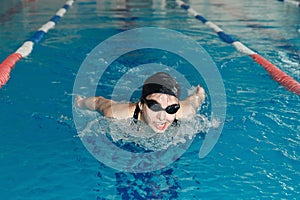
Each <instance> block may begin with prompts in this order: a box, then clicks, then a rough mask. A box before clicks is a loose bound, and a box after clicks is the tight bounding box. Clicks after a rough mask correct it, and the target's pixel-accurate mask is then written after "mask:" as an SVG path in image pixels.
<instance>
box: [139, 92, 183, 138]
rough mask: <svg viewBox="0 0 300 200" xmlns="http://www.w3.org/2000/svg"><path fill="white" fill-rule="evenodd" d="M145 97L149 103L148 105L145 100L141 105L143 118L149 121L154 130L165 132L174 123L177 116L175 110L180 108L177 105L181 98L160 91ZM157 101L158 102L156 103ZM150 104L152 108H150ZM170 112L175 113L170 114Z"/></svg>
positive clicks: (146, 121)
mask: <svg viewBox="0 0 300 200" xmlns="http://www.w3.org/2000/svg"><path fill="white" fill-rule="evenodd" d="M145 99H146V101H147V102H149V103H148V105H147V103H146V102H143V103H142V105H141V108H142V111H143V112H142V120H143V121H144V122H145V123H147V124H148V125H149V126H150V127H151V128H152V129H153V131H155V132H157V133H163V132H164V131H165V130H166V129H167V128H168V127H169V126H170V125H171V124H172V123H173V121H174V119H175V117H176V113H173V112H174V110H178V109H179V107H178V105H177V104H179V100H178V99H177V98H176V97H174V96H172V95H167V94H160V93H154V94H150V95H148V96H147V97H146V98H145ZM152 100H154V101H152ZM155 101H156V102H157V103H158V104H156V103H155ZM149 105H150V107H151V108H152V109H150V108H149ZM151 105H152V106H151ZM165 109H166V110H165ZM168 112H169V113H173V114H169V113H168Z"/></svg>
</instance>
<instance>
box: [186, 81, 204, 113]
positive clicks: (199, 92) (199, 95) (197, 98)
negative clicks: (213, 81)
mask: <svg viewBox="0 0 300 200" xmlns="http://www.w3.org/2000/svg"><path fill="white" fill-rule="evenodd" d="M188 98H190V103H191V104H192V105H193V107H194V109H196V110H197V109H198V108H199V107H200V105H201V104H202V103H203V102H204V99H205V91H204V89H203V88H202V87H201V86H200V85H198V86H197V89H196V92H195V93H194V94H192V95H191V96H189V97H188Z"/></svg>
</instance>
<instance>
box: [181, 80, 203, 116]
mask: <svg viewBox="0 0 300 200" xmlns="http://www.w3.org/2000/svg"><path fill="white" fill-rule="evenodd" d="M204 99H205V91H204V89H203V88H202V87H201V86H200V85H198V86H197V88H196V91H195V92H194V93H193V94H192V95H190V96H188V97H187V98H186V99H184V100H183V101H181V102H180V105H181V107H180V109H179V113H178V118H191V117H194V116H195V115H196V112H197V110H198V108H199V107H200V105H201V104H202V103H203V102H204Z"/></svg>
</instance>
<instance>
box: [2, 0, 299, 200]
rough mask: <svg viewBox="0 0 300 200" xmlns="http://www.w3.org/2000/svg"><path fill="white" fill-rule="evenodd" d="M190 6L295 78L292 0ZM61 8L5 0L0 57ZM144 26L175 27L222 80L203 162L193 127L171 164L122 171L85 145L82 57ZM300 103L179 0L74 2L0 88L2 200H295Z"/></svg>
mask: <svg viewBox="0 0 300 200" xmlns="http://www.w3.org/2000/svg"><path fill="white" fill-rule="evenodd" d="M185 2H186V3H187V4H189V5H191V6H192V7H193V8H194V9H195V10H196V11H197V12H198V13H201V15H203V16H204V17H206V18H207V19H209V20H210V21H213V22H214V23H215V24H217V25H218V26H220V27H221V28H222V29H223V30H224V31H226V32H227V33H229V34H230V35H232V36H233V37H234V38H236V39H238V40H239V41H241V42H243V43H244V44H246V45H247V46H248V47H250V48H251V49H253V50H254V51H256V52H258V53H259V54H260V55H263V56H264V57H265V58H266V59H268V60H269V61H270V62H271V63H273V64H275V65H276V66H277V67H279V68H280V69H281V70H282V71H284V72H285V73H287V74H288V75H289V76H291V77H293V78H294V79H295V80H297V81H298V82H299V81H300V66H299V63H300V8H299V7H297V6H295V5H293V4H289V3H285V2H282V1H275V0H274V1H271V0H253V1H245V0H243V1H238V2H237V1H233V0H222V1H221V0H211V1H205V0H199V1H196V0H190V1H185ZM64 3H65V1H63V0H52V1H46V0H39V1H37V0H19V1H18V0H13V1H11V0H5V1H1V3H0V16H1V17H0V38H1V39H0V51H1V54H0V61H2V60H4V59H5V58H6V57H7V56H8V55H10V54H11V53H13V52H14V51H15V50H16V49H18V48H19V47H20V46H21V45H22V44H23V42H24V41H26V40H28V38H30V37H31V36H32V35H33V34H34V33H35V31H36V30H37V29H38V28H39V27H40V26H41V25H43V24H44V23H46V22H47V21H48V20H49V19H50V18H51V17H52V16H53V15H54V14H55V13H56V11H57V10H58V9H59V8H60V7H61V6H63V5H64ZM142 27H162V28H167V29H171V30H175V31H178V32H180V33H182V34H185V35H187V36H189V37H190V38H192V39H193V40H195V41H197V42H198V43H199V45H201V46H202V47H203V48H204V49H205V50H206V51H207V52H208V53H209V55H210V56H211V58H212V60H213V61H214V62H215V64H216V66H217V68H218V70H219V72H220V75H221V77H222V81H223V84H224V87H225V92H226V98H227V99H226V102H227V105H226V106H227V112H226V113H227V114H226V119H225V123H224V127H223V130H222V134H221V136H220V138H219V140H218V142H217V144H216V145H215V147H214V148H213V150H212V151H211V152H210V153H209V154H208V155H207V156H206V157H205V158H204V159H200V158H199V156H198V152H199V147H200V146H201V144H202V142H203V138H202V137H201V135H200V134H199V136H197V137H196V138H195V139H194V141H193V142H192V144H191V146H189V148H188V149H187V150H186V151H185V152H184V154H183V155H182V156H181V157H180V158H179V159H178V160H176V161H175V162H173V163H171V164H170V165H168V166H166V167H164V168H162V169H160V170H156V171H152V172H145V173H129V172H124V171H118V170H116V169H113V168H110V167H108V166H106V165H105V164H103V163H101V162H99V161H98V160H96V159H95V158H94V157H93V156H92V155H91V154H90V153H89V152H88V151H87V149H86V148H85V147H84V145H83V144H82V142H81V140H80V138H79V137H78V133H77V129H76V127H75V125H74V121H73V113H72V100H73V97H74V95H73V86H74V82H75V79H76V75H77V72H78V70H79V68H80V66H81V64H82V62H83V60H84V59H85V58H86V57H87V55H89V53H90V52H91V51H92V50H93V49H94V48H95V47H96V46H97V45H98V44H99V43H101V42H103V41H104V40H106V39H108V38H110V37H112V36H113V35H115V34H117V33H120V32H123V31H126V30H130V29H133V28H142ZM178 48H180V47H178ZM162 58H163V56H162ZM145 60H151V59H150V58H149V57H148V58H145ZM170 62H172V60H170ZM127 64H130V63H127ZM118 70H120V71H115V73H117V75H119V76H121V75H122V68H120V69H118ZM192 81H195V80H192ZM195 82H196V81H195ZM107 87H108V88H109V87H110V85H108V86H107ZM103 92H104V95H108V91H107V90H104V91H103ZM208 92H209V91H208ZM299 102H300V96H299V95H296V94H294V93H292V92H290V91H287V90H286V89H285V88H284V87H283V86H281V85H280V84H278V83H277V82H275V81H274V80H273V79H272V78H271V77H270V76H269V75H268V74H267V72H266V71H265V70H264V69H263V68H262V67H261V66H260V65H258V64H257V63H255V62H253V60H252V59H251V58H249V57H248V56H246V55H243V54H242V53H240V52H237V51H236V49H235V48H234V47H233V46H231V45H229V44H227V43H224V42H222V41H221V40H220V38H219V37H218V35H217V34H215V33H214V32H212V31H211V29H209V28H208V27H206V26H205V25H203V24H202V23H201V22H200V21H198V20H196V19H195V18H193V17H192V16H191V15H189V14H188V13H187V12H186V11H185V10H183V9H181V8H179V7H178V5H177V4H176V2H175V1H172V0H143V1H140V0H129V1H122V0H116V1H109V0H97V1H95V0H77V1H75V3H74V4H73V6H72V8H70V9H69V10H68V12H67V13H66V14H65V16H64V17H63V18H61V20H60V21H59V22H58V24H57V25H56V26H55V28H54V29H52V30H50V31H49V32H48V33H47V34H46V35H45V37H44V38H43V40H42V41H41V42H40V43H38V44H36V45H35V46H34V49H33V51H32V53H31V54H30V55H29V56H28V57H26V58H23V59H22V60H20V61H19V62H18V63H17V64H16V66H15V68H14V69H13V70H12V72H11V78H10V80H9V81H8V83H7V84H6V85H5V86H3V87H2V88H1V89H0V113H1V114H0V127H1V131H0V135H1V140H0V198H1V199H7V200H8V199H99V200H100V199H298V198H299V196H300V185H299V180H300V153H299V152H300V103H299Z"/></svg>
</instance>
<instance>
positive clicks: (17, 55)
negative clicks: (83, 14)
mask: <svg viewBox="0 0 300 200" xmlns="http://www.w3.org/2000/svg"><path fill="white" fill-rule="evenodd" d="M73 3H74V0H68V1H66V3H65V4H64V5H63V7H62V8H60V9H59V10H58V11H57V12H56V14H55V15H54V16H53V17H52V18H51V19H50V21H48V22H47V23H46V24H44V25H43V26H41V27H40V28H39V29H38V30H37V31H36V32H35V34H34V35H33V36H32V37H31V38H30V39H29V40H27V41H25V42H24V43H23V45H22V46H21V47H20V48H19V49H17V51H15V52H14V53H12V54H10V55H9V56H8V57H7V58H6V59H5V60H4V61H3V62H2V63H1V64H0V88H1V87H2V86H3V85H5V84H6V83H7V81H8V80H9V78H10V73H11V69H12V68H13V67H14V66H15V64H16V63H17V62H18V61H19V60H21V59H22V58H24V57H27V56H28V55H29V54H30V53H31V52H32V49H33V46H34V44H37V43H39V42H40V41H41V40H42V39H43V37H44V35H45V34H46V33H47V32H48V31H49V30H50V29H53V28H54V27H55V25H56V24H57V23H58V21H59V20H60V18H62V17H63V16H64V14H65V13H66V12H67V10H68V9H69V8H70V7H71V6H72V5H73Z"/></svg>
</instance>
